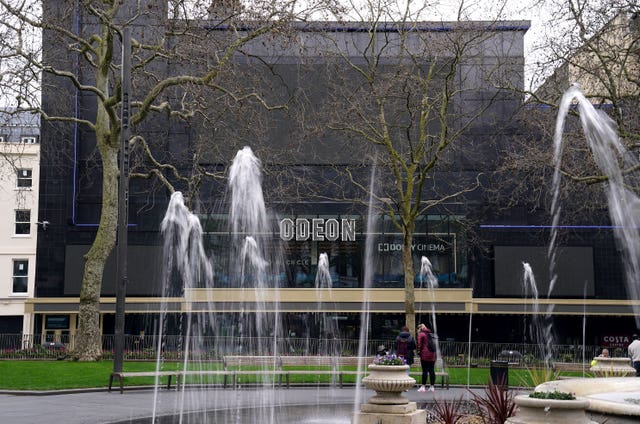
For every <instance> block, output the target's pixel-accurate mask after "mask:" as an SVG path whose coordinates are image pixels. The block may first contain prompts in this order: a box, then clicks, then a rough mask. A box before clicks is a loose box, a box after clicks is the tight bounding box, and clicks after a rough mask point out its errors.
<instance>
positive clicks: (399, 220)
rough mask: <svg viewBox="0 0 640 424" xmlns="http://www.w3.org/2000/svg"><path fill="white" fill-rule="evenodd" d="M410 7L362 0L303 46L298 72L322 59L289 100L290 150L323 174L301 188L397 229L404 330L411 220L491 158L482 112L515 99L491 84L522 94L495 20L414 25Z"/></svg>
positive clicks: (512, 47) (457, 190) (513, 53)
mask: <svg viewBox="0 0 640 424" xmlns="http://www.w3.org/2000/svg"><path fill="white" fill-rule="evenodd" d="M462 5H463V4H462ZM462 5H461V8H460V10H463V9H464V7H463V6H462ZM411 6H412V5H410V4H408V5H407V9H406V10H400V11H394V10H391V8H388V7H382V6H379V5H373V4H369V5H368V7H369V9H367V10H366V11H365V10H364V9H363V10H362V20H361V21H359V22H351V23H348V24H347V26H348V27H349V28H350V30H349V31H340V30H336V31H334V32H332V31H325V33H324V37H325V38H324V40H323V41H322V42H320V41H317V42H316V43H314V44H313V46H312V47H309V49H312V48H313V49H315V51H317V52H318V53H317V54H309V53H308V54H307V58H308V59H309V61H310V62H309V63H308V64H307V66H309V67H313V66H316V67H317V66H318V62H319V61H320V62H321V63H323V64H325V68H324V72H323V73H322V75H323V76H321V77H319V78H318V79H314V81H313V84H311V85H310V86H308V87H306V91H304V92H301V93H298V94H299V95H298V97H297V99H298V100H299V101H300V102H301V105H300V106H298V107H297V108H296V110H297V111H298V112H299V116H298V117H297V118H298V119H299V120H300V121H302V124H301V127H304V128H305V129H306V130H307V133H306V135H301V136H300V138H299V140H301V141H300V146H301V149H300V150H303V154H304V155H306V157H314V158H322V159H321V162H316V163H324V164H325V165H326V167H327V168H331V171H328V170H324V171H323V177H324V180H323V181H324V182H323V184H322V186H321V187H318V186H315V187H312V186H309V187H307V189H306V192H307V193H313V194H314V195H315V196H316V197H317V198H320V199H325V200H332V201H343V202H351V203H353V202H361V203H362V204H364V203H365V202H368V199H369V197H370V196H373V198H374V203H375V204H376V205H377V210H376V213H378V214H383V215H386V216H388V217H389V218H390V219H391V221H392V223H393V226H394V227H395V228H396V229H397V231H398V232H399V233H400V234H401V237H402V249H403V250H402V268H403V273H404V289H405V314H406V324H407V326H409V328H415V292H414V286H415V269H416V268H415V267H416V264H415V263H414V257H413V253H414V252H413V249H412V246H413V243H414V234H415V230H416V222H417V220H418V219H419V218H420V217H421V216H422V215H424V214H425V213H426V212H427V211H428V210H440V211H445V210H446V207H447V204H449V203H452V202H453V200H454V199H456V200H458V201H460V200H461V199H462V196H463V195H465V194H470V193H471V192H473V191H474V190H475V189H476V188H477V187H478V177H479V175H480V173H481V172H482V170H483V169H485V168H486V167H487V166H489V165H490V163H494V160H495V158H494V157H492V155H491V152H490V151H487V150H486V148H487V145H488V144H489V143H490V141H491V139H492V135H491V132H492V129H491V128H492V127H495V126H499V125H501V121H500V120H501V119H503V118H501V117H499V118H496V115H495V113H496V111H495V110H493V111H491V108H492V106H495V105H497V104H500V103H501V101H506V102H507V103H510V104H511V106H513V104H514V102H515V105H516V106H517V105H518V104H519V102H520V101H521V100H520V99H519V98H518V96H515V97H514V96H512V95H509V93H508V92H506V91H502V90H498V89H495V86H497V85H500V84H505V85H506V84H507V81H504V79H508V80H509V82H511V83H512V84H515V85H517V86H520V87H522V69H523V68H522V60H521V56H520V59H518V57H519V56H518V53H517V52H520V54H521V53H522V51H521V48H522V44H521V43H522V39H521V38H520V41H519V42H518V41H516V40H517V39H518V37H517V36H514V37H513V38H512V39H511V38H509V36H504V34H502V33H500V31H496V30H495V29H496V27H497V26H494V24H496V23H495V22H491V21H487V22H470V21H466V20H465V19H464V18H463V16H462V15H459V16H458V20H457V21H451V22H422V21H420V20H419V19H418V17H420V16H424V15H425V12H426V9H421V10H412V9H411ZM426 7H427V6H425V8H426ZM521 30H522V31H524V30H525V29H524V28H521ZM516 31H517V30H516ZM520 35H521V34H520ZM320 51H322V54H320V53H319V52H320ZM318 58H321V59H318ZM319 87H322V88H325V90H324V91H323V89H322V88H319ZM305 99H313V100H314V104H311V102H310V101H308V100H307V101H305ZM318 104H321V105H323V106H321V107H319V109H320V110H319V111H317V109H315V108H318V106H317V105H318ZM503 105H504V103H503ZM311 108H314V109H313V110H314V113H309V109H311ZM514 109H515V107H514ZM318 116H321V117H323V118H322V120H321V123H319V124H318V123H317V122H318ZM325 120H327V121H326V122H328V124H325ZM308 139H313V140H314V143H313V144H310V143H307V142H306V141H307V140H308ZM456 146H458V147H456ZM301 157H304V156H303V155H302V154H301ZM374 164H377V166H378V171H377V173H376V176H375V182H374V184H370V176H371V173H370V172H369V171H368V170H369V169H371V166H374ZM438 208H440V209H438Z"/></svg>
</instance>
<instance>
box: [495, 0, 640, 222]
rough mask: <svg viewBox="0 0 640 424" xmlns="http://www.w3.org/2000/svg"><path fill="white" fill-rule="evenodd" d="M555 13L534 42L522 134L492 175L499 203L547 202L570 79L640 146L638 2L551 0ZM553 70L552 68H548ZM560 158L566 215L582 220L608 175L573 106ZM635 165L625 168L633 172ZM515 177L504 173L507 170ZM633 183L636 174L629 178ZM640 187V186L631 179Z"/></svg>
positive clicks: (599, 198)
mask: <svg viewBox="0 0 640 424" xmlns="http://www.w3.org/2000/svg"><path fill="white" fill-rule="evenodd" d="M547 7H548V8H549V9H550V10H552V11H553V15H552V16H553V19H552V20H551V21H550V22H548V23H547V26H548V28H549V31H548V32H547V36H545V37H543V38H541V39H540V40H539V41H538V42H537V46H536V53H535V54H536V55H537V56H538V57H539V58H540V59H539V60H538V62H537V63H536V66H535V68H534V70H533V75H534V81H533V87H534V88H535V89H534V90H532V91H528V92H527V93H526V94H527V95H528V102H527V103H526V104H525V105H524V107H523V109H522V111H521V114H520V115H519V119H518V122H519V124H520V125H519V127H520V129H521V130H520V131H519V134H518V135H517V136H515V137H513V140H512V142H511V143H509V144H508V145H505V146H504V148H503V150H502V153H503V154H502V157H504V161H503V163H502V166H501V167H499V172H498V173H497V174H496V175H495V177H496V180H500V181H502V182H503V184H502V187H501V188H500V190H496V191H495V193H496V194H497V193H498V192H500V195H499V196H498V197H499V198H500V200H497V202H496V203H497V204H500V205H501V206H500V207H506V208H512V207H515V206H517V207H522V208H526V209H529V210H534V209H535V210H545V209H546V210H549V209H550V207H549V204H550V193H549V192H548V191H547V187H549V185H550V184H549V182H550V181H551V178H552V177H551V176H552V173H553V169H552V167H553V157H552V155H553V145H552V144H553V131H554V125H555V119H556V115H557V106H558V103H559V100H560V98H561V97H562V95H563V94H564V92H565V91H566V90H567V89H568V88H569V86H570V85H571V84H573V83H577V84H579V85H580V88H581V90H582V91H583V93H584V94H585V96H586V97H587V98H588V99H589V100H590V101H591V102H592V103H593V104H594V105H595V106H596V107H597V108H599V109H601V110H602V111H604V112H605V113H607V114H608V115H609V116H610V117H611V118H612V119H613V120H614V121H615V124H616V127H617V130H618V136H619V137H620V139H621V140H622V141H623V143H625V145H626V146H627V149H629V150H630V151H635V152H637V151H638V147H639V144H638V140H639V138H640V122H639V120H638V113H637V111H638V106H639V103H638V102H639V95H640V85H639V83H640V79H638V75H639V72H640V49H639V47H640V18H639V16H638V7H637V5H636V4H635V3H634V2H628V1H624V0H621V1H619V0H589V1H578V0H571V1H569V2H549V5H547ZM549 70H552V71H551V72H550V71H549ZM571 114H572V116H573V117H572V118H570V119H569V121H568V125H567V126H566V129H565V135H564V139H565V143H564V145H565V148H564V151H563V157H562V158H561V172H562V174H563V177H564V178H563V180H562V188H561V196H562V197H563V205H564V207H563V220H564V221H566V223H571V222H581V220H582V222H584V219H583V218H584V217H585V216H586V215H591V216H593V214H594V213H602V211H603V209H604V204H605V200H604V197H603V194H602V190H601V187H600V185H601V184H602V183H604V182H606V176H604V175H602V174H601V172H600V171H599V170H598V168H597V167H596V164H595V162H594V160H593V157H592V153H591V151H590V150H589V147H588V145H587V144H586V141H585V139H584V135H583V131H582V129H581V128H580V125H579V124H578V121H577V120H576V113H575V111H572V112H571ZM634 171H635V169H633V168H628V169H627V170H626V171H625V172H626V174H628V175H631V174H632V173H633V172H634ZM508 174H509V175H514V174H515V175H518V178H509V179H508V180H505V178H504V176H505V175H508ZM629 183H631V180H629ZM633 189H634V190H635V191H638V190H639V189H640V187H633Z"/></svg>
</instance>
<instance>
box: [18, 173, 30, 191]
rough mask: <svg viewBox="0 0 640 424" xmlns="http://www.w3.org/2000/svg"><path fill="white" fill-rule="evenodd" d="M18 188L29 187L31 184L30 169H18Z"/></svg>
mask: <svg viewBox="0 0 640 424" xmlns="http://www.w3.org/2000/svg"><path fill="white" fill-rule="evenodd" d="M17 175H18V188H29V187H31V186H32V184H33V181H32V180H31V169H18V171H17Z"/></svg>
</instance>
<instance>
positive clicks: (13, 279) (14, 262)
mask: <svg viewBox="0 0 640 424" xmlns="http://www.w3.org/2000/svg"><path fill="white" fill-rule="evenodd" d="M20 262H22V263H23V264H24V265H25V269H24V275H23V274H22V273H16V266H17V265H19V263H20ZM18 278H19V279H25V281H26V284H25V289H24V291H15V288H16V281H17V279H18ZM11 293H12V294H14V295H23V296H26V295H27V294H28V293H29V259H17V258H14V259H13V260H12V261H11Z"/></svg>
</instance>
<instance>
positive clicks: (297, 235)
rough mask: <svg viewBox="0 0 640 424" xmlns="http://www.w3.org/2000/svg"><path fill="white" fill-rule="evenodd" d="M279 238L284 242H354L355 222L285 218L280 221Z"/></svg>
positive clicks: (349, 220)
mask: <svg viewBox="0 0 640 424" xmlns="http://www.w3.org/2000/svg"><path fill="white" fill-rule="evenodd" d="M280 238H281V239H282V240H284V241H291V240H295V241H306V240H313V241H325V240H327V241H336V240H341V241H356V220H355V219H340V220H338V219H333V218H331V219H322V218H313V219H305V218H298V219H296V220H295V221H294V220H293V219H289V218H285V219H283V220H281V221H280Z"/></svg>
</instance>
